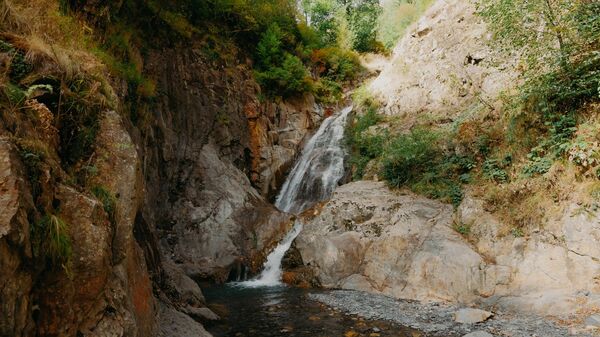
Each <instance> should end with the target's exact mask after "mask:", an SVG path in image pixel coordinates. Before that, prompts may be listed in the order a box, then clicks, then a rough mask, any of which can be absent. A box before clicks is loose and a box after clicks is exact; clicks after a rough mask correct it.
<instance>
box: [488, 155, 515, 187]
mask: <svg viewBox="0 0 600 337" xmlns="http://www.w3.org/2000/svg"><path fill="white" fill-rule="evenodd" d="M508 164H510V161H509V162H507V161H506V160H502V161H500V160H498V159H486V161H485V162H483V166H482V171H483V176H484V177H486V178H487V179H490V180H492V181H495V182H497V183H506V182H508V173H506V170H505V168H506V166H508Z"/></svg>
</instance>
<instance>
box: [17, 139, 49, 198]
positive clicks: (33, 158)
mask: <svg viewBox="0 0 600 337" xmlns="http://www.w3.org/2000/svg"><path fill="white" fill-rule="evenodd" d="M17 145H18V146H19V154H20V156H21V161H22V162H23V165H24V166H25V172H26V173H27V178H28V180H29V184H30V185H31V195H32V197H33V200H34V202H35V201H36V200H37V198H38V197H39V196H40V195H41V193H42V186H41V178H42V164H43V162H44V160H45V158H46V156H47V153H46V151H45V150H44V149H42V148H40V147H39V146H35V144H32V143H30V142H25V141H21V142H17Z"/></svg>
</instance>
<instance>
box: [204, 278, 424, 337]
mask: <svg viewBox="0 0 600 337" xmlns="http://www.w3.org/2000/svg"><path fill="white" fill-rule="evenodd" d="M314 292H315V291H314V290H310V291H309V290H304V289H298V288H292V287H287V286H285V285H281V286H276V287H253V288H247V287H242V286H240V285H225V286H220V287H213V288H208V289H205V290H204V293H205V296H206V299H207V302H208V306H209V307H210V308H211V309H213V310H214V311H215V312H217V314H219V315H220V316H221V317H222V320H221V321H219V322H217V323H213V324H212V325H208V326H207V327H206V328H207V330H208V331H210V332H211V333H212V334H213V335H214V336H215V337H222V336H232V337H254V336H256V337H258V336H261V337H274V336H283V337H285V336H289V337H305V336H306V337H308V336H310V337H325V336H327V337H335V336H344V337H362V336H368V337H384V336H396V337H418V336H425V335H424V334H422V333H420V332H418V331H416V330H413V329H409V328H405V327H402V326H400V325H396V324H393V323H390V322H386V321H379V320H366V319H363V318H361V317H357V316H354V315H346V314H344V313H342V312H340V311H336V310H333V309H331V308H329V307H327V306H325V305H323V304H321V303H318V302H316V301H313V300H311V299H309V298H308V296H307V295H308V294H309V293H314ZM317 292H318V291H317Z"/></svg>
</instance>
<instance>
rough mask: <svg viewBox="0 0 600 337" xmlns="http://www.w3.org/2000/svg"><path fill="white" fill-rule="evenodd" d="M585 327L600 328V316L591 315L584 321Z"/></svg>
mask: <svg viewBox="0 0 600 337" xmlns="http://www.w3.org/2000/svg"><path fill="white" fill-rule="evenodd" d="M585 325H586V326H593V327H599V328H600V315H591V316H590V317H588V318H586V319H585Z"/></svg>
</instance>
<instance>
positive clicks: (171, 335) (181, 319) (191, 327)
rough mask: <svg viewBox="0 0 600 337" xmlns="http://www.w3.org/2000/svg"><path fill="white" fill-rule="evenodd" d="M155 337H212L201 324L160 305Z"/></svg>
mask: <svg viewBox="0 0 600 337" xmlns="http://www.w3.org/2000/svg"><path fill="white" fill-rule="evenodd" d="M157 337H212V335H211V334H210V333H208V332H207V331H206V330H205V329H204V327H203V326H202V324H200V323H198V322H196V321H194V320H193V319H191V318H190V317H189V316H187V315H185V314H183V313H181V312H179V311H177V310H175V309H173V308H170V307H168V306H166V305H165V304H161V309H160V316H159V324H158V333H157Z"/></svg>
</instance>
